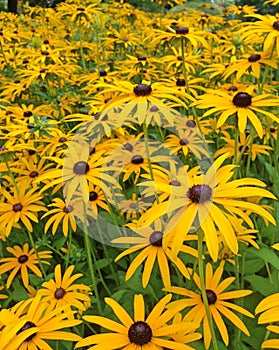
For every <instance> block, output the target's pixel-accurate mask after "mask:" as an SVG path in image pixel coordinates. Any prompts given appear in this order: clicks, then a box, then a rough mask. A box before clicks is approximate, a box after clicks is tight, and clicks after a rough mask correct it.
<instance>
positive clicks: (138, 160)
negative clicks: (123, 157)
mask: <svg viewBox="0 0 279 350" xmlns="http://www.w3.org/2000/svg"><path fill="white" fill-rule="evenodd" d="M143 161H144V159H143V157H142V156H140V155H138V154H136V155H135V156H133V157H132V159H131V162H132V163H133V164H137V165H138V164H142V163H143Z"/></svg>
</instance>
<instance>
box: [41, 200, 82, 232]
mask: <svg viewBox="0 0 279 350" xmlns="http://www.w3.org/2000/svg"><path fill="white" fill-rule="evenodd" d="M48 206H49V207H54V209H50V210H48V211H47V213H45V214H44V215H43V216H42V218H41V219H44V218H45V217H47V216H49V215H51V217H50V218H49V219H48V221H47V222H46V224H45V227H44V232H45V233H47V232H48V230H49V228H50V226H51V225H53V226H52V234H53V235H54V234H55V233H56V231H57V229H58V226H59V224H60V222H62V232H63V235H64V236H65V237H67V235H68V233H69V224H70V229H72V230H73V231H74V232H75V231H76V229H77V224H76V220H75V217H74V215H75V214H76V213H75V212H76V211H75V205H74V203H72V204H70V203H65V202H64V201H63V200H62V199H61V198H54V199H53V203H51V204H49V205H48Z"/></svg>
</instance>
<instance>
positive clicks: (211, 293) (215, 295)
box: [167, 263, 254, 349]
mask: <svg viewBox="0 0 279 350" xmlns="http://www.w3.org/2000/svg"><path fill="white" fill-rule="evenodd" d="M223 270H224V263H221V264H220V266H219V267H218V268H217V269H216V271H215V272H214V273H213V268H212V265H211V264H210V263H208V264H206V271H205V283H206V285H205V287H206V296H207V300H208V304H209V310H210V314H211V317H212V318H213V321H214V322H215V324H216V326H217V328H218V330H219V332H220V334H221V337H222V339H223V341H224V343H225V345H226V346H228V344H229V334H228V331H227V327H226V325H225V323H224V321H223V319H222V316H221V315H223V316H225V317H226V318H227V319H229V320H230V321H231V322H232V323H233V324H234V325H235V326H236V327H237V328H239V329H240V330H241V331H242V332H243V333H245V334H246V335H249V331H248V329H247V327H246V326H245V324H244V323H243V321H242V320H241V319H240V318H239V317H238V316H236V315H235V314H234V313H233V312H232V311H231V310H230V309H232V310H235V311H237V312H240V313H241V314H243V315H245V316H248V317H254V316H253V315H252V314H251V313H250V312H248V311H247V310H245V309H244V308H242V307H240V306H239V305H235V304H233V303H231V302H228V301H227V300H229V299H238V298H242V297H245V296H247V295H249V294H251V293H252V291H250V290H235V291H229V292H225V290H226V289H227V288H228V287H229V286H230V285H231V284H232V283H233V281H234V280H235V277H228V278H225V279H223V280H222V281H220V280H221V277H222V274H223ZM193 279H194V282H195V284H196V286H197V287H198V289H199V290H201V283H200V278H199V276H198V275H197V274H196V273H195V274H194V277H193ZM167 291H168V292H171V293H176V294H179V295H182V296H185V297H186V298H184V299H180V300H177V301H173V302H172V303H170V304H169V305H168V308H169V309H170V310H175V309H179V310H181V309H182V308H186V307H188V306H190V307H192V308H191V310H190V311H188V312H187V313H186V315H185V317H184V319H183V321H192V322H195V323H196V322H197V323H201V322H202V321H203V335H204V345H205V348H206V349H208V348H209V346H210V343H211V332H210V328H209V323H208V319H207V316H206V310H205V306H204V303H203V300H202V297H201V294H200V293H196V292H193V291H192V290H188V289H186V288H182V287H170V288H167Z"/></svg>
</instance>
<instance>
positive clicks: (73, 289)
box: [37, 264, 90, 312]
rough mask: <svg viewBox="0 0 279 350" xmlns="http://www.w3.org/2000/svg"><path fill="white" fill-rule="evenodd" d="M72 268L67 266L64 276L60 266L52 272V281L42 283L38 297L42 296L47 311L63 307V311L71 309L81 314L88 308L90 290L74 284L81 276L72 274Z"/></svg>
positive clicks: (84, 286) (83, 285)
mask: <svg viewBox="0 0 279 350" xmlns="http://www.w3.org/2000/svg"><path fill="white" fill-rule="evenodd" d="M74 268H75V267H74V266H73V265H72V266H69V267H68V268H67V270H66V271H65V273H64V275H62V272H61V265H60V264H59V265H57V266H56V267H55V270H54V279H51V280H49V281H48V282H44V283H43V284H42V288H41V289H40V290H39V291H38V293H37V294H38V295H40V296H43V297H44V298H43V300H42V302H44V303H46V304H47V309H48V310H49V311H52V310H55V309H57V308H60V307H62V306H63V307H64V309H65V310H71V309H72V308H75V309H77V310H78V311H80V312H82V311H85V310H86V309H87V308H88V307H89V306H90V297H89V292H90V288H89V287H88V286H86V285H85V284H83V283H74V281H75V280H77V279H78V278H80V277H81V276H82V274H81V273H77V274H73V271H74Z"/></svg>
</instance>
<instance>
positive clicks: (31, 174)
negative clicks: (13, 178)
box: [29, 170, 39, 178]
mask: <svg viewBox="0 0 279 350" xmlns="http://www.w3.org/2000/svg"><path fill="white" fill-rule="evenodd" d="M38 175H39V173H38V172H37V171H36V170H33V171H31V173H30V174H29V176H30V177H32V178H34V177H37V176H38Z"/></svg>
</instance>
